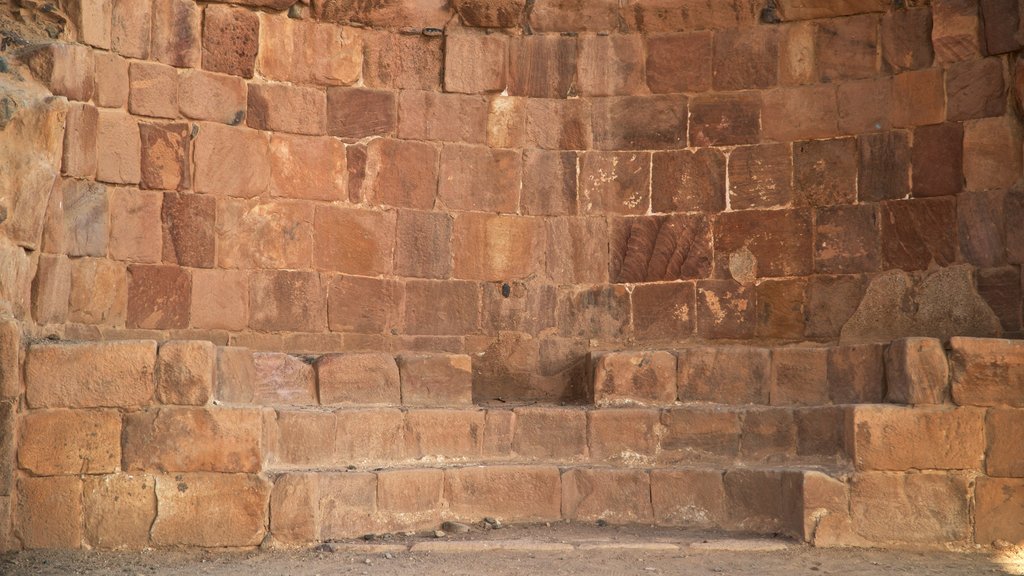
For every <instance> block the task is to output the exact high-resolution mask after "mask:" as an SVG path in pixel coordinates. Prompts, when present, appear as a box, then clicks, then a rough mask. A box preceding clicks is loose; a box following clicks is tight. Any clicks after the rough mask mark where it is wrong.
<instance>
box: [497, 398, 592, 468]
mask: <svg viewBox="0 0 1024 576" xmlns="http://www.w3.org/2000/svg"><path fill="white" fill-rule="evenodd" d="M515 415H516V420H515V422H516V430H515V436H513V438H512V450H513V451H514V452H515V453H516V454H517V455H518V456H520V457H523V458H527V459H538V460H550V459H558V460H559V461H571V460H579V459H582V458H584V457H585V456H586V453H587V413H586V412H584V411H583V410H579V409H575V408H558V407H540V406H532V407H526V408H517V409H516V410H515Z"/></svg>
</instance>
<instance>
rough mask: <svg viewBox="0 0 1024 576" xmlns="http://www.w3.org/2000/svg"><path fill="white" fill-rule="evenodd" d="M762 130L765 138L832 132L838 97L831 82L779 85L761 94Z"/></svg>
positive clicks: (799, 137) (785, 139)
mask: <svg viewBox="0 0 1024 576" xmlns="http://www.w3.org/2000/svg"><path fill="white" fill-rule="evenodd" d="M762 99H763V105H762V109H761V120H762V125H761V130H762V134H763V135H764V137H765V138H766V139H770V140H775V141H777V142H791V141H793V140H802V139H806V138H829V137H831V136H835V135H836V133H837V132H838V130H839V128H838V125H837V120H836V119H837V118H838V116H839V111H838V106H839V105H838V99H837V96H836V90H835V87H834V86H831V85H819V86H801V87H797V88H779V89H776V90H769V91H766V92H764V93H763V94H762Z"/></svg>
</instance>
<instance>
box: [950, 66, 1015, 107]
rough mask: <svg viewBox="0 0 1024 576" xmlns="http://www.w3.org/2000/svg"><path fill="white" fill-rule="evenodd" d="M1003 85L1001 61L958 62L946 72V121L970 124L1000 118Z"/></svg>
mask: <svg viewBox="0 0 1024 576" xmlns="http://www.w3.org/2000/svg"><path fill="white" fill-rule="evenodd" d="M1005 111H1006V84H1005V82H1003V61H1002V59H1001V58H983V59H981V60H972V61H968V62H958V63H956V64H953V65H952V66H950V67H949V69H948V70H946V118H947V119H948V120H970V119H972V118H988V117H990V116H1002V115H1003V112H1005Z"/></svg>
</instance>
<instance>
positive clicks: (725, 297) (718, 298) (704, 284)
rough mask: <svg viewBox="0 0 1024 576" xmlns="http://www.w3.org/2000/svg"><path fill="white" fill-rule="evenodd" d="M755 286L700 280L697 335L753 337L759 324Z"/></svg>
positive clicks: (730, 337) (705, 336) (737, 337)
mask: <svg viewBox="0 0 1024 576" xmlns="http://www.w3.org/2000/svg"><path fill="white" fill-rule="evenodd" d="M754 297H755V291H754V286H753V285H750V284H747V285H743V284H740V283H739V282H736V281H733V280H702V281H700V282H698V283H697V335H698V336H701V337H703V338H712V339H714V338H729V339H740V338H750V337H752V336H753V335H754V332H755V331H756V327H757V308H756V307H755V305H754V304H755V302H754Z"/></svg>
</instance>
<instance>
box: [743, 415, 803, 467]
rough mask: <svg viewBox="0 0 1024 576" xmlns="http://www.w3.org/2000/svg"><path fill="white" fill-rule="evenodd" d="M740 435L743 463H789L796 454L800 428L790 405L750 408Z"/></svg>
mask: <svg viewBox="0 0 1024 576" xmlns="http://www.w3.org/2000/svg"><path fill="white" fill-rule="evenodd" d="M740 434H741V435H740V460H741V461H743V462H746V463H755V464H756V463H765V464H774V463H785V462H788V461H789V459H790V458H792V457H793V454H795V453H796V445H797V438H796V435H797V428H796V423H795V422H794V419H793V411H792V410H790V409H788V408H766V409H759V410H747V411H746V412H745V413H744V414H743V423H742V425H741V432H740Z"/></svg>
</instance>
